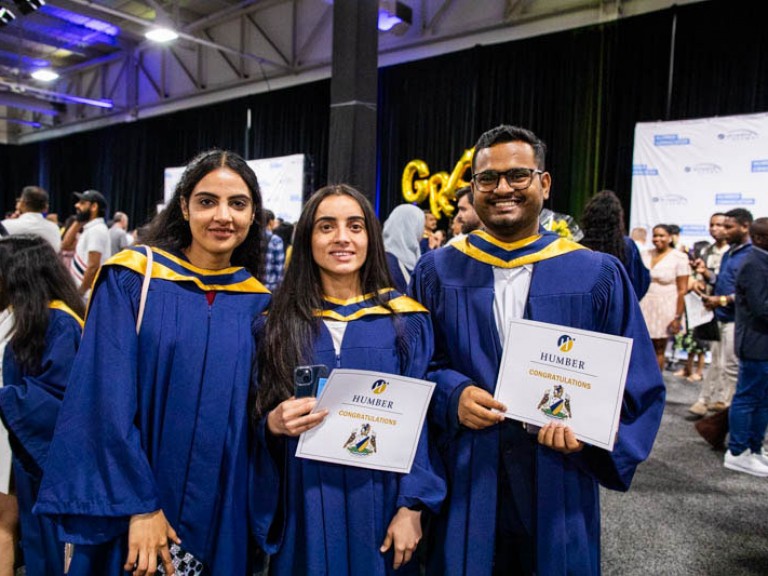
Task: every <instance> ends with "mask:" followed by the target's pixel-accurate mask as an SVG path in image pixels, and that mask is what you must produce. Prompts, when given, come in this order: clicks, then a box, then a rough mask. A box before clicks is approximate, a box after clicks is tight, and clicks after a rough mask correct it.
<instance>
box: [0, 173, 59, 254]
mask: <svg viewBox="0 0 768 576" xmlns="http://www.w3.org/2000/svg"><path fill="white" fill-rule="evenodd" d="M16 208H17V210H18V211H19V217H18V218H8V219H6V220H3V222H2V225H3V227H4V228H5V230H6V231H7V232H8V235H10V236H13V235H14V234H36V235H37V236H42V237H43V238H44V239H45V240H47V241H48V243H49V244H50V245H51V246H53V249H54V250H55V251H56V252H58V251H59V249H60V248H61V233H60V232H59V227H58V226H56V224H54V223H53V222H49V221H48V220H46V219H45V217H44V216H43V212H47V211H48V192H46V191H45V190H44V189H43V188H40V187H39V186H25V187H24V189H23V190H22V191H21V196H20V197H19V200H18V202H17V203H16Z"/></svg>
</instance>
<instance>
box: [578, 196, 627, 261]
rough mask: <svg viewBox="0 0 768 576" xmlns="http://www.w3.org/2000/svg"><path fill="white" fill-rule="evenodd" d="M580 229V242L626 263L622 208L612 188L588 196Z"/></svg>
mask: <svg viewBox="0 0 768 576" xmlns="http://www.w3.org/2000/svg"><path fill="white" fill-rule="evenodd" d="M581 230H582V232H584V238H582V239H581V244H583V245H584V246H586V247H587V248H590V249H591V250H594V251H595V252H604V253H605V254H611V255H613V256H616V258H618V259H619V260H621V262H622V263H623V264H626V260H627V257H626V251H625V250H626V246H625V242H624V236H626V234H627V233H626V230H625V229H624V208H622V206H621V201H620V200H619V198H618V196H616V194H615V193H614V192H613V191H612V190H601V191H600V192H598V193H597V194H595V195H594V196H592V198H590V200H589V202H587V205H586V206H585V207H584V212H583V214H582V215H581Z"/></svg>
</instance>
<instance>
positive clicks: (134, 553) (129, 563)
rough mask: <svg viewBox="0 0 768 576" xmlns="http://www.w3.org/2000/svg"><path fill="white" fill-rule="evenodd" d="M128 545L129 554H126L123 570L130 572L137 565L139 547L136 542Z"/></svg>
mask: <svg viewBox="0 0 768 576" xmlns="http://www.w3.org/2000/svg"><path fill="white" fill-rule="evenodd" d="M128 546H129V547H128V556H126V558H125V564H124V565H123V570H125V571H126V572H130V571H131V570H133V569H134V568H135V567H136V561H137V560H138V557H139V547H138V546H137V545H136V544H130V543H129V545H128Z"/></svg>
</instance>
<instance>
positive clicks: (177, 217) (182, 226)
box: [143, 149, 265, 278]
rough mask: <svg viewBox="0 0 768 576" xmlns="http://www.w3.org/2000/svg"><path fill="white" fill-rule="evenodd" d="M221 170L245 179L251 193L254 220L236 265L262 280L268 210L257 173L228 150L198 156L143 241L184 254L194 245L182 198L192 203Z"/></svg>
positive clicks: (236, 253) (235, 254)
mask: <svg viewBox="0 0 768 576" xmlns="http://www.w3.org/2000/svg"><path fill="white" fill-rule="evenodd" d="M219 168H228V169H230V170H232V171H233V172H234V173H236V174H237V175H238V176H240V178H242V179H243V181H244V182H245V184H246V186H248V190H249V191H250V193H251V200H252V201H253V213H254V219H253V224H251V227H250V229H249V230H248V235H247V236H246V238H245V240H244V241H243V243H242V244H240V245H239V246H238V247H237V248H235V250H234V252H233V253H232V265H233V266H242V267H244V268H246V269H247V270H248V271H249V272H250V273H251V274H253V276H254V277H257V278H259V277H261V271H262V267H263V261H264V248H265V246H264V210H263V208H262V202H261V190H260V188H259V181H258V180H257V179H256V174H255V173H254V172H253V170H251V167H250V166H248V164H246V163H245V160H243V158H242V157H240V156H239V155H237V154H235V153H234V152H230V151H227V150H218V149H213V150H207V151H206V152H202V153H200V154H198V155H197V156H195V157H194V158H193V159H192V160H191V161H190V163H189V164H188V165H187V168H186V169H185V170H184V173H183V174H182V175H181V180H179V183H178V184H177V185H176V190H175V191H174V193H173V198H172V199H171V201H170V202H169V203H168V206H167V207H166V208H165V210H163V211H162V212H161V213H160V214H158V215H157V216H156V217H155V218H154V220H152V222H150V224H149V229H148V230H147V234H146V236H145V237H144V238H143V242H144V243H145V244H148V245H149V246H155V247H157V248H162V249H163V250H168V251H170V252H177V253H178V252H181V251H182V250H183V249H185V248H187V247H189V245H190V244H192V232H191V231H190V228H189V222H187V221H186V220H184V214H183V213H182V210H181V199H182V198H184V199H185V200H186V201H187V202H189V197H190V196H191V195H192V190H194V188H195V186H197V183H198V182H200V180H202V179H203V178H205V177H206V176H207V175H208V174H210V173H211V172H213V171H214V170H217V169H219Z"/></svg>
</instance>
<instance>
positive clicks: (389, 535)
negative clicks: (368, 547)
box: [379, 530, 392, 553]
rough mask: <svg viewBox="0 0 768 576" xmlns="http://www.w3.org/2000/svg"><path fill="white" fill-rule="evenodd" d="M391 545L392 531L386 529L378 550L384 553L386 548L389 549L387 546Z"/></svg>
mask: <svg viewBox="0 0 768 576" xmlns="http://www.w3.org/2000/svg"><path fill="white" fill-rule="evenodd" d="M390 546H392V531H391V530H388V531H387V535H386V537H385V538H384V542H383V543H382V544H381V547H380V548H379V552H381V553H384V552H386V551H387V550H389V547H390Z"/></svg>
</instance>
